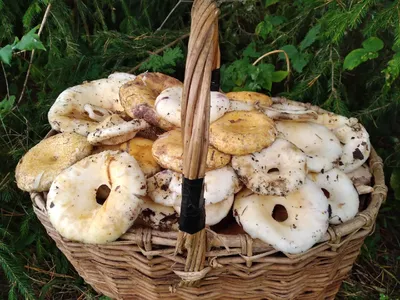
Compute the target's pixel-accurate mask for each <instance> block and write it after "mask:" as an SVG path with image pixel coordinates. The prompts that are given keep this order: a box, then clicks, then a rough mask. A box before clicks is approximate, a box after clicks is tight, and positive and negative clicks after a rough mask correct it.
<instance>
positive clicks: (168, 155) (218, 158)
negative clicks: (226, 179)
mask: <svg viewBox="0 0 400 300" xmlns="http://www.w3.org/2000/svg"><path fill="white" fill-rule="evenodd" d="M152 153H153V156H154V158H155V160H156V161H157V162H158V164H159V165H160V166H162V167H163V168H166V169H170V170H173V171H175V172H179V173H182V172H183V143H182V132H181V131H180V130H179V129H175V130H171V131H168V132H166V133H164V134H163V135H161V136H160V137H159V138H158V139H157V140H156V141H155V142H154V144H153V148H152ZM230 160H231V156H230V155H228V154H225V153H222V152H220V151H218V150H217V149H215V148H213V147H209V148H208V153H207V163H206V167H207V170H214V169H218V168H222V167H223V166H226V165H227V164H228V163H229V162H230Z"/></svg>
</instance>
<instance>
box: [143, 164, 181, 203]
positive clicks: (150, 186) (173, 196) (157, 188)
mask: <svg viewBox="0 0 400 300" xmlns="http://www.w3.org/2000/svg"><path fill="white" fill-rule="evenodd" d="M176 177H178V178H179V179H177V178H176ZM180 178H181V174H179V173H177V172H174V171H171V170H163V171H161V172H158V173H157V174H155V175H154V176H153V177H150V178H148V179H147V195H148V196H149V197H150V198H151V199H152V200H153V201H154V202H155V203H158V204H162V205H165V206H174V205H177V204H178V203H180V202H181V198H182V196H181V195H182V192H181V191H176V190H171V189H170V183H171V181H172V180H173V179H174V181H178V182H179V181H181V180H182V179H180Z"/></svg>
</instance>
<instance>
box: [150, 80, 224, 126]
mask: <svg viewBox="0 0 400 300" xmlns="http://www.w3.org/2000/svg"><path fill="white" fill-rule="evenodd" d="M181 101H182V87H181V86H175V87H171V88H168V89H166V90H164V91H162V92H161V94H160V95H159V96H158V97H157V99H156V102H155V106H154V107H155V110H156V112H157V114H158V115H159V116H160V117H161V118H163V119H164V120H166V121H168V122H170V123H171V124H174V125H175V126H176V127H181ZM228 108H229V99H228V98H227V97H226V96H225V95H224V94H222V93H220V92H211V96H210V123H212V122H214V121H215V120H217V119H219V118H220V117H222V116H223V115H224V114H225V113H226V112H227V111H228Z"/></svg>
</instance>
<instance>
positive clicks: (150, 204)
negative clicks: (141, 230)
mask: <svg viewBox="0 0 400 300" xmlns="http://www.w3.org/2000/svg"><path fill="white" fill-rule="evenodd" d="M142 200H143V204H142V206H141V207H142V211H141V213H140V215H139V216H138V217H137V219H136V221H135V225H144V226H147V227H151V228H153V229H155V230H161V231H170V230H174V231H177V230H179V222H178V221H179V216H178V213H177V212H176V211H175V210H174V209H173V208H172V207H170V206H165V205H162V204H158V203H155V202H154V201H152V200H151V199H149V198H148V197H143V198H142Z"/></svg>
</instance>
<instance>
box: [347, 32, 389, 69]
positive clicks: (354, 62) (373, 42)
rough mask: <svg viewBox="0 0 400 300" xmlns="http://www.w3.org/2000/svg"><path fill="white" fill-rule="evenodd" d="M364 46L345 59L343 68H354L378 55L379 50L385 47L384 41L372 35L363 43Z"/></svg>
mask: <svg viewBox="0 0 400 300" xmlns="http://www.w3.org/2000/svg"><path fill="white" fill-rule="evenodd" d="M362 46H363V48H360V49H355V50H353V51H351V52H350V53H349V54H347V56H346V57H345V59H344V63H343V69H345V70H353V69H354V68H356V67H358V66H359V65H360V64H361V63H363V62H366V61H367V60H370V59H375V58H377V57H378V53H377V51H379V50H381V49H382V48H383V46H384V45H383V42H382V40H381V39H379V38H377V37H370V38H369V39H367V40H365V41H364V42H363V43H362Z"/></svg>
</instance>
